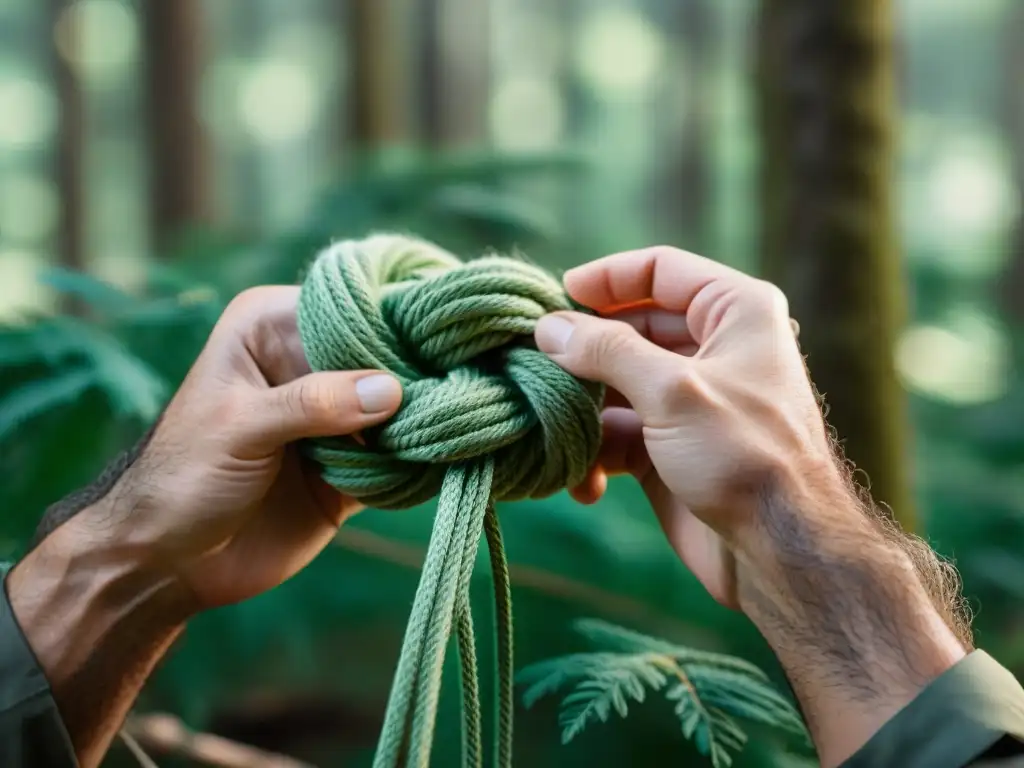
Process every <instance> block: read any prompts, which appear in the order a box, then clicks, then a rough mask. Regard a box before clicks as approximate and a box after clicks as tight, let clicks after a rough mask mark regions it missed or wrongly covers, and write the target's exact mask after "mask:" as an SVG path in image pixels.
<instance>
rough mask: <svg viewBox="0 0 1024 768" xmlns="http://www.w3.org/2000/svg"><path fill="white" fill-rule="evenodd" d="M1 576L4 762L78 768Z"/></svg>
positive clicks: (0, 751) (8, 767)
mask: <svg viewBox="0 0 1024 768" xmlns="http://www.w3.org/2000/svg"><path fill="white" fill-rule="evenodd" d="M6 571H7V568H3V572H2V573H0V579H2V580H3V584H2V585H0V766H3V768H77V766H78V760H77V759H76V757H75V752H74V749H73V748H72V746H71V739H70V738H68V733H67V730H65V728H64V723H63V721H62V720H61V717H60V712H58V710H57V703H56V702H55V701H54V700H53V696H52V695H51V693H50V686H49V684H48V683H47V682H46V678H45V677H44V676H43V671H42V670H41V669H40V668H39V663H38V662H37V661H36V658H35V656H34V655H33V654H32V650H31V649H30V648H29V645H28V642H27V641H26V640H25V637H24V635H23V634H22V632H21V628H20V627H19V626H18V623H17V621H16V620H15V618H14V613H13V612H12V611H11V604H10V601H9V600H8V598H7V573H6Z"/></svg>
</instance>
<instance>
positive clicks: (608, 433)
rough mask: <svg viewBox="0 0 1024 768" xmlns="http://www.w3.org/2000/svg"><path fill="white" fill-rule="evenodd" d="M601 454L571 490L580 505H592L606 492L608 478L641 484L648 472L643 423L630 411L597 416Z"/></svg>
mask: <svg viewBox="0 0 1024 768" xmlns="http://www.w3.org/2000/svg"><path fill="white" fill-rule="evenodd" d="M601 425H602V438H601V452H600V454H599V455H598V458H597V462H596V463H595V465H594V468H593V469H591V471H590V474H588V475H587V479H586V480H584V481H583V482H582V483H580V485H578V486H577V487H575V488H573V489H572V490H571V491H570V493H571V495H572V497H573V498H574V499H575V500H576V501H578V502H579V503H581V504H595V503H596V502H598V501H600V500H601V498H602V497H603V496H604V494H605V492H606V491H607V490H608V478H609V477H615V476H617V475H632V476H633V477H635V478H637V479H638V480H640V481H641V482H642V481H643V479H644V478H645V477H646V476H647V475H648V474H649V473H650V471H651V460H650V456H649V455H648V453H647V446H646V444H645V443H644V433H643V422H642V421H641V420H640V417H639V416H638V415H637V413H636V411H634V410H633V409H631V408H605V410H604V412H603V413H602V414H601Z"/></svg>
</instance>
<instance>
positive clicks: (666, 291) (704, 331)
mask: <svg viewBox="0 0 1024 768" xmlns="http://www.w3.org/2000/svg"><path fill="white" fill-rule="evenodd" d="M565 287H566V290H567V291H568V293H569V294H570V295H571V296H572V298H573V299H575V300H576V301H578V302H579V303H580V304H583V305H584V306H587V307H590V308H592V309H594V310H596V311H597V312H598V313H599V315H601V317H594V316H590V315H585V314H581V313H575V312H563V313H556V314H554V315H549V316H547V317H545V318H542V320H541V321H540V323H539V324H538V326H537V333H536V338H537V343H538V346H539V348H540V349H541V350H542V351H543V352H545V353H546V354H548V355H549V356H550V357H551V359H552V360H554V361H555V362H556V363H558V364H559V365H561V366H562V367H563V368H565V369H566V370H568V371H570V372H571V373H573V374H575V375H576V376H579V377H581V378H584V379H591V380H597V381H601V382H604V383H605V384H607V385H608V386H609V387H611V388H612V393H611V396H610V402H615V401H619V402H621V404H622V405H625V406H626V407H624V408H623V407H609V408H607V409H606V410H605V412H604V414H603V419H604V432H605V436H604V442H603V449H602V454H601V456H600V458H599V460H598V467H597V468H596V471H595V472H593V473H592V474H591V477H590V479H589V481H588V482H587V483H586V485H585V486H584V487H581V488H577V489H574V492H573V493H574V495H575V496H576V498H577V499H579V500H581V501H585V502H592V501H596V500H597V498H599V497H600V495H601V494H602V493H603V491H604V486H605V482H606V481H605V476H606V475H616V474H623V473H628V474H631V475H633V476H635V477H636V479H637V480H638V481H639V482H640V483H641V484H642V486H643V488H644V490H645V491H646V494H647V496H648V498H649V499H650V501H651V504H652V506H653V507H654V510H655V512H656V513H657V515H658V518H659V520H660V521H661V524H662V526H663V528H664V530H665V533H666V535H667V536H668V539H669V541H670V542H671V544H672V545H673V547H674V548H675V549H676V551H677V552H678V554H679V556H680V557H681V558H682V560H683V562H684V563H685V564H686V565H687V566H688V567H689V568H690V569H691V570H692V571H693V572H694V574H695V575H696V576H697V578H698V579H700V580H701V582H702V583H703V584H704V586H705V587H706V588H707V589H708V591H709V592H710V593H711V595H712V596H713V597H714V598H715V599H716V600H718V601H719V602H720V603H722V604H724V605H727V606H729V607H732V608H738V607H739V605H738V598H737V590H736V566H735V557H736V556H737V555H742V554H745V553H744V552H743V550H744V549H745V548H746V547H748V545H749V546H752V547H753V546H756V544H755V542H757V541H758V540H759V539H761V538H763V537H761V536H759V535H758V531H759V529H763V526H765V524H766V521H765V520H763V519H761V518H762V515H761V510H762V507H763V500H764V497H765V495H766V494H771V493H775V492H777V491H782V490H784V491H786V492H787V493H788V492H792V491H794V489H798V488H799V487H800V486H801V485H802V484H805V483H807V482H813V481H814V480H815V479H819V478H825V481H826V482H829V483H830V484H831V482H830V481H831V480H833V479H834V480H835V481H836V482H837V483H840V484H841V483H842V481H841V479H840V472H839V468H838V464H837V462H836V461H835V458H834V454H833V450H832V447H831V443H830V440H829V438H828V435H827V432H826V428H825V424H824V419H823V417H822V413H821V410H820V407H819V404H818V400H817V398H816V397H815V394H814V390H813V388H812V386H811V383H810V381H809V379H808V375H807V370H806V367H805V366H804V361H803V357H802V355H801V353H800V350H799V348H798V345H797V341H796V333H795V331H794V324H793V323H792V321H791V320H790V317H789V311H788V304H787V302H786V299H785V297H784V296H783V294H782V292H781V291H779V289H777V288H776V287H775V286H773V285H771V284H769V283H767V282H764V281H762V280H758V279H756V278H753V277H750V276H748V275H745V274H743V273H740V272H737V271H736V270H733V269H730V268H729V267H726V266H723V265H722V264H719V263H716V262H713V261H710V260H708V259H705V258H702V257H700V256H696V255H694V254H691V253H686V252H683V251H679V250H675V249H672V248H664V247H663V248H652V249H648V250H642V251H636V252H629V253H620V254H617V255H614V256H609V257H607V258H604V259H600V260H598V261H595V262H592V263H590V264H586V265H584V266H582V267H578V268H576V269H573V270H571V271H569V272H568V273H567V274H566V275H565ZM797 492H799V491H797ZM815 527H817V526H815Z"/></svg>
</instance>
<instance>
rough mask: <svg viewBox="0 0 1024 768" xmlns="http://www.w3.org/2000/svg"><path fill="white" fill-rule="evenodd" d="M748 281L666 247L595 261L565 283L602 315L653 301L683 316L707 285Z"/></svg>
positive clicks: (713, 263) (578, 269)
mask: <svg viewBox="0 0 1024 768" xmlns="http://www.w3.org/2000/svg"><path fill="white" fill-rule="evenodd" d="M744 277H746V276H745V275H744V274H743V273H742V272H737V271H736V270H734V269H732V268H730V267H727V266H725V265H724V264H720V263H718V262H717V261H712V260H711V259H707V258H705V257H703V256H698V255H697V254H695V253H689V252H687V251H682V250H679V249H677V248H669V247H665V246H662V247H656V248H646V249H643V250H639V251H626V252H624V253H617V254H614V255H613V256H606V257H605V258H603V259H598V260H596V261H592V262H590V263H589V264H584V265H582V266H579V267H576V268H574V269H570V270H569V271H568V272H566V273H565V277H564V278H563V282H564V284H565V288H566V290H567V291H568V292H569V295H570V296H572V297H573V298H574V299H575V300H576V301H578V302H579V303H581V304H583V305H585V306H588V307H590V308H591V309H595V310H597V311H599V312H608V311H614V310H616V309H620V308H623V307H629V306H632V305H635V304H642V303H645V302H652V303H653V304H654V305H656V306H658V307H661V308H662V309H667V310H670V311H674V312H683V313H685V312H686V310H687V309H688V308H689V306H690V302H691V301H692V300H693V297H694V296H696V295H697V293H699V292H700V290H701V289H702V288H703V287H704V286H706V285H707V284H708V283H710V282H712V281H714V280H723V279H733V280H735V279H739V278H744Z"/></svg>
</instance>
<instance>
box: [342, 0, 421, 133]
mask: <svg viewBox="0 0 1024 768" xmlns="http://www.w3.org/2000/svg"><path fill="white" fill-rule="evenodd" d="M400 6H401V3H400V2H399V0H348V6H347V11H348V13H347V14H346V18H345V29H346V35H347V38H348V51H349V61H350V62H351V67H352V70H351V78H352V79H351V83H350V86H349V99H348V105H347V117H348V122H349V125H350V138H351V140H352V142H353V143H355V144H356V145H357V146H358V147H359V148H360V149H378V148H380V147H382V146H385V145H389V144H397V143H399V142H404V141H408V140H409V131H408V123H409V120H408V112H407V109H408V107H407V96H408V89H407V88H406V87H405V80H404V78H403V74H404V71H403V70H404V67H403V63H404V57H403V54H402V50H403V47H404V42H405V41H404V40H403V39H400V36H399V35H398V32H399V31H400V29H399V27H400V25H399V24H397V23H396V21H397V20H398V18H399V12H400V10H401V7H400Z"/></svg>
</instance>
